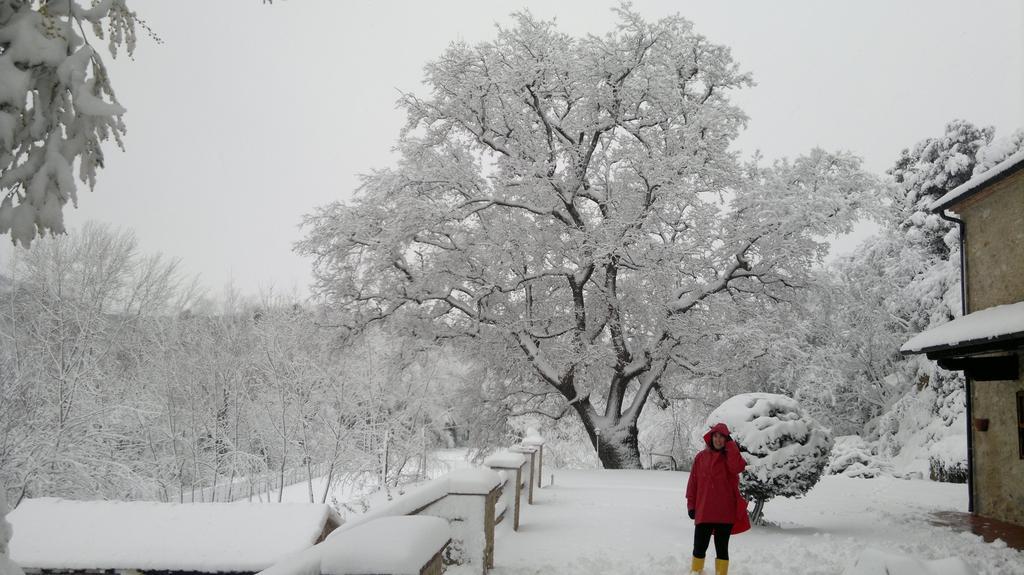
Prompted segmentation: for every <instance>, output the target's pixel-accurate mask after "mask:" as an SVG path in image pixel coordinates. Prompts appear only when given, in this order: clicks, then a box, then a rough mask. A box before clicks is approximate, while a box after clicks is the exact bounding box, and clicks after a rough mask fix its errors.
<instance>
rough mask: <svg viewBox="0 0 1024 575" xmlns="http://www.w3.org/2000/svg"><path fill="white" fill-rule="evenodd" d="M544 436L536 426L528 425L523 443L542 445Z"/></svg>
mask: <svg viewBox="0 0 1024 575" xmlns="http://www.w3.org/2000/svg"><path fill="white" fill-rule="evenodd" d="M544 443H545V440H544V437H543V436H541V434H540V432H539V431H537V429H536V428H533V427H530V428H527V430H526V437H524V438H523V445H544Z"/></svg>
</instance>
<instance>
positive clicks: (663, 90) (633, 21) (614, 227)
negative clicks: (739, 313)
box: [298, 8, 874, 467]
mask: <svg viewBox="0 0 1024 575" xmlns="http://www.w3.org/2000/svg"><path fill="white" fill-rule="evenodd" d="M617 13H618V16H619V22H618V24H617V26H616V28H615V30H614V31H613V32H611V33H609V34H606V35H603V36H591V37H586V38H572V37H570V36H567V35H565V34H563V33H561V32H559V31H558V30H557V29H556V28H555V26H554V25H553V24H552V23H550V22H545V21H541V20H538V19H536V18H534V17H532V16H530V15H529V14H519V15H518V16H517V17H516V20H515V25H514V26H513V27H511V28H501V29H500V30H499V32H498V36H497V38H496V39H495V40H493V41H491V42H484V43H481V44H477V45H474V46H470V45H466V44H460V43H456V44H453V45H452V46H451V47H450V48H449V49H448V50H447V51H446V52H445V53H444V54H443V56H442V57H441V58H439V59H437V60H435V61H433V62H431V63H429V64H428V65H427V67H426V72H427V87H428V89H429V90H430V94H429V95H428V96H422V97H420V96H414V95H405V96H403V97H402V99H401V100H400V105H401V106H402V107H403V108H404V109H405V110H406V112H407V114H408V122H407V125H406V127H405V129H404V130H403V132H402V134H401V137H400V138H399V142H398V150H399V152H400V155H401V157H400V160H399V163H398V166H397V167H395V168H392V169H385V170H378V171H375V172H373V173H371V174H369V175H367V176H366V177H365V178H364V180H363V184H362V186H361V188H360V190H359V194H358V196H357V199H356V200H355V201H354V202H353V203H351V204H341V203H335V204H331V205H328V206H324V207H322V208H320V209H318V210H317V211H316V212H315V213H313V214H311V215H310V216H308V218H307V220H306V230H307V237H306V239H305V240H304V241H302V242H301V243H300V244H299V246H298V249H299V250H300V251H301V252H303V253H306V254H309V255H312V256H313V257H314V258H315V270H316V282H317V285H316V289H317V291H318V292H319V293H320V294H321V295H322V296H323V297H324V299H325V300H326V302H327V303H328V304H330V305H331V306H332V307H333V309H334V310H335V311H336V312H338V313H339V315H340V316H342V317H343V318H344V320H343V323H344V324H345V325H346V326H348V327H349V328H351V329H353V330H356V331H358V330H359V329H362V328H363V327H365V326H367V325H369V324H371V323H374V322H377V321H384V322H385V323H386V324H389V325H391V326H395V327H400V328H401V329H402V330H405V332H412V333H415V334H416V335H417V336H421V337H425V338H428V339H430V338H444V339H446V340H447V339H453V338H454V339H455V340H457V341H459V342H460V343H461V344H463V345H466V346H468V347H469V348H472V349H475V350H478V351H479V350H481V349H487V350H491V351H495V352H497V353H500V354H501V355H500V356H499V357H503V358H508V359H509V360H510V361H515V362H522V363H523V364H524V365H526V366H529V369H530V371H532V376H531V377H530V379H532V380H533V381H534V382H539V383H543V384H544V385H547V386H550V388H553V389H554V390H555V391H557V392H558V394H559V395H560V396H561V397H562V400H563V401H564V402H565V404H568V405H570V406H571V407H572V409H573V410H574V411H575V412H576V413H577V415H578V416H579V417H580V420H581V422H582V423H583V425H584V427H585V428H586V430H587V432H588V434H589V435H590V437H591V440H592V443H593V444H594V445H595V446H597V445H598V444H600V446H601V447H600V453H599V455H600V457H601V459H602V461H603V462H604V464H605V465H606V466H609V467H637V466H639V465H640V462H639V455H638V452H637V442H636V437H637V427H636V426H637V421H638V419H639V416H640V414H641V412H642V411H643V408H644V406H645V405H646V404H647V400H648V397H650V395H651V393H652V391H655V390H657V389H658V388H659V385H660V383H661V382H662V377H663V375H664V374H665V373H666V372H667V371H671V370H673V369H675V364H674V363H672V362H670V361H669V358H670V357H672V355H673V354H675V355H679V348H680V347H681V346H683V347H685V346H689V345H691V344H692V343H693V342H694V341H695V340H697V339H699V338H700V332H701V325H702V323H703V322H705V321H707V318H708V317H710V316H713V315H714V314H716V313H719V310H720V309H722V308H723V306H725V307H728V306H730V305H732V303H731V302H733V301H735V300H736V299H738V298H742V299H751V298H752V299H763V300H766V301H768V300H771V299H772V298H775V299H779V298H784V297H786V296H785V294H786V293H787V292H789V291H791V290H793V289H797V288H798V287H800V286H802V285H805V284H806V283H807V282H808V281H809V277H808V270H809V269H810V267H811V266H812V265H813V264H815V263H816V262H818V261H819V260H820V258H821V257H822V256H823V255H824V253H825V250H826V247H827V246H826V244H825V243H824V242H823V241H822V238H823V237H824V236H827V235H830V234H834V233H838V232H843V231H845V230H847V229H848V227H849V225H850V222H851V221H852V220H853V218H854V215H855V212H856V210H857V209H858V207H859V205H860V203H861V199H862V196H863V195H864V194H865V193H866V192H867V191H868V190H870V189H872V188H873V186H874V180H873V179H872V178H871V177H869V176H868V175H866V174H865V173H864V172H863V171H862V170H861V169H860V162H859V160H858V159H857V158H854V157H852V156H850V155H848V154H843V153H828V152H825V151H822V150H814V151H812V152H811V153H810V154H808V155H807V156H805V157H801V158H797V159H796V160H793V161H784V160H783V161H778V162H775V163H774V164H772V165H769V166H759V165H757V164H753V163H752V164H749V165H742V164H740V163H739V162H738V161H737V158H736V155H735V154H734V153H733V152H731V151H730V149H729V146H730V144H731V142H732V141H733V139H734V138H735V137H736V135H737V134H738V133H739V131H740V129H741V128H742V127H743V125H744V122H745V120H746V118H745V116H744V115H743V113H742V111H741V110H739V109H738V108H737V107H736V106H735V105H733V104H732V103H731V102H730V101H729V99H728V95H729V93H730V92H732V91H735V90H737V89H739V88H743V87H745V86H748V85H749V84H750V83H751V79H750V77H749V75H747V74H745V73H743V72H741V71H740V70H739V67H738V65H737V64H736V63H735V62H733V60H732V59H731V56H730V54H729V51H728V49H726V48H724V47H722V46H717V45H713V44H710V43H709V42H708V41H707V40H706V39H705V38H703V37H702V36H699V35H697V34H696V33H694V32H693V30H692V25H691V24H690V23H689V22H688V21H686V20H684V19H682V18H678V17H672V18H666V19H663V20H659V21H656V22H646V21H644V20H643V19H642V18H640V17H639V16H638V15H637V14H635V13H634V12H632V11H630V10H629V9H628V8H623V9H620V10H617ZM558 412H559V410H558V409H557V408H556V409H555V410H553V411H551V413H558ZM598 435H601V437H602V440H601V441H600V442H598V440H597V436H598Z"/></svg>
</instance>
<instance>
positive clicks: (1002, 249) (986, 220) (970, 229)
mask: <svg viewBox="0 0 1024 575" xmlns="http://www.w3.org/2000/svg"><path fill="white" fill-rule="evenodd" d="M954 211H956V212H957V213H958V214H959V215H960V217H961V218H962V219H963V220H964V222H965V223H966V224H967V233H966V238H965V239H966V242H965V243H966V255H967V311H968V312H972V311H978V310H982V309H985V308H989V307H992V306H997V305H1002V304H1008V303H1016V302H1019V301H1024V171H1019V172H1017V173H1016V174H1015V175H1013V176H1010V177H1009V178H1006V179H1005V180H1003V181H1001V182H998V183H996V184H995V185H993V186H992V187H991V188H990V189H988V190H984V191H982V192H980V193H978V194H976V195H974V196H972V197H970V198H968V199H967V200H966V201H964V202H963V203H962V204H960V205H955V206H954Z"/></svg>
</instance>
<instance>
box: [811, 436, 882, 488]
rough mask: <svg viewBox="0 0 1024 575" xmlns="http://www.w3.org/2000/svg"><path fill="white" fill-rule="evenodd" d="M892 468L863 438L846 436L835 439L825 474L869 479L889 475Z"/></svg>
mask: <svg viewBox="0 0 1024 575" xmlns="http://www.w3.org/2000/svg"><path fill="white" fill-rule="evenodd" d="M891 467H892V466H891V465H890V463H889V462H888V461H886V460H885V459H884V458H882V457H879V456H878V455H876V454H875V452H874V449H872V447H871V445H869V444H868V442H866V441H864V438H863V437H861V436H859V435H844V436H842V437H837V438H836V439H835V445H833V446H832V454H831V456H830V457H829V460H828V465H826V466H825V474H826V475H845V476H847V477H860V478H864V479H869V478H872V477H878V476H879V475H886V474H888V473H889V471H890V470H891Z"/></svg>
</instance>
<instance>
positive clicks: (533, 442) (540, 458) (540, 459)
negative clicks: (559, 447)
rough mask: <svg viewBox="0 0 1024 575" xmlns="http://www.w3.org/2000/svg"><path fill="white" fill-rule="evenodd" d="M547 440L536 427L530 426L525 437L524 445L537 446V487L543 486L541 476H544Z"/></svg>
mask: <svg viewBox="0 0 1024 575" xmlns="http://www.w3.org/2000/svg"><path fill="white" fill-rule="evenodd" d="M545 443H546V441H545V440H544V438H543V437H541V435H540V433H538V432H537V430H536V429H533V428H530V429H528V430H527V432H526V437H524V438H523V445H526V446H529V447H536V448H537V473H536V475H537V487H538V488H539V487H542V486H541V478H542V477H543V476H544V444H545Z"/></svg>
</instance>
